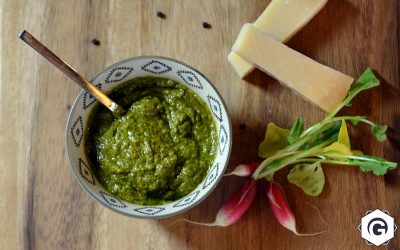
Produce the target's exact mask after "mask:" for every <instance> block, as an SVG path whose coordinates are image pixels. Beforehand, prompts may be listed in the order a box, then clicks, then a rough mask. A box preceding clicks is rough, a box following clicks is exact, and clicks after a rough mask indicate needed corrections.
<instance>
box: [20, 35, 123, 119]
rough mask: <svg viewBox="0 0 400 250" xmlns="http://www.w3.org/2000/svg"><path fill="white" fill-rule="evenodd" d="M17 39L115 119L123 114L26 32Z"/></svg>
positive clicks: (117, 106) (121, 110)
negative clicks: (97, 102)
mask: <svg viewBox="0 0 400 250" xmlns="http://www.w3.org/2000/svg"><path fill="white" fill-rule="evenodd" d="M19 38H21V39H22V40H23V41H24V42H25V43H27V44H28V45H29V46H31V47H32V48H33V49H34V50H36V51H37V52H38V53H39V54H41V55H42V56H43V57H44V58H46V59H47V60H48V61H49V62H51V63H52V64H53V65H54V66H56V67H57V68H58V69H59V70H61V71H62V72H63V73H64V74H66V75H67V76H68V77H69V78H71V79H72V80H73V81H74V82H76V83H77V84H78V85H79V86H81V87H82V88H83V89H84V90H86V91H87V92H89V93H90V94H91V95H92V96H94V97H95V98H96V99H97V100H98V101H99V102H100V103H102V104H103V105H104V106H106V107H107V108H108V109H109V110H111V112H112V113H113V115H114V116H115V117H119V116H121V115H123V114H124V113H125V110H124V109H123V108H122V107H121V106H119V105H118V104H116V103H115V102H114V101H113V100H111V99H110V98H109V97H108V96H106V95H105V94H104V93H103V92H101V90H100V89H99V88H97V87H96V86H95V85H94V84H92V83H91V82H89V81H88V80H86V79H85V78H83V77H82V76H81V75H80V74H79V73H78V72H76V71H75V70H74V69H73V68H71V67H70V66H69V65H68V64H66V63H65V62H64V61H63V60H61V59H60V58H59V57H58V56H57V55H56V54H54V53H53V52H52V51H51V50H50V49H48V48H47V47H46V46H44V45H43V44H42V43H41V42H39V41H38V40H37V39H36V38H35V37H33V36H32V35H31V34H29V32H28V31H26V30H24V31H22V32H21V34H20V35H19Z"/></svg>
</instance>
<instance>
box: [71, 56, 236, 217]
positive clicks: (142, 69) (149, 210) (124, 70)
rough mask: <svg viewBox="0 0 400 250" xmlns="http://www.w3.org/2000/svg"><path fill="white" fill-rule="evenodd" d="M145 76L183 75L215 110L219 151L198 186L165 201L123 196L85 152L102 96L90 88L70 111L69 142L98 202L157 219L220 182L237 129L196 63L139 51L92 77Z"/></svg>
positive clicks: (79, 173)
mask: <svg viewBox="0 0 400 250" xmlns="http://www.w3.org/2000/svg"><path fill="white" fill-rule="evenodd" d="M140 76H159V77H164V78H169V79H172V80H175V81H178V82H180V83H182V84H184V85H186V86H188V87H189V88H190V89H191V90H193V91H194V92H195V93H196V94H198V95H199V96H200V97H201V98H202V99H203V100H204V101H205V102H206V103H207V104H208V105H209V108H210V110H211V111H212V114H213V117H214V121H215V123H216V125H217V129H218V143H219V145H218V152H217V156H216V159H215V160H214V162H213V163H212V165H211V166H210V167H209V170H208V173H207V176H206V177H205V179H204V180H203V181H202V183H201V184H200V185H199V186H198V187H197V188H196V189H195V190H193V192H191V193H190V194H188V195H187V196H185V197H183V198H181V199H179V200H177V201H174V202H172V203H169V204H166V205H157V206H142V205H136V204H133V203H129V202H126V201H123V200H120V199H118V198H117V197H115V196H113V195H112V194H110V193H109V192H107V191H106V190H105V189H104V188H103V187H102V186H101V184H100V182H99V181H98V180H97V179H96V177H95V175H94V173H93V172H92V170H91V167H90V165H89V164H88V160H87V158H86V155H85V153H84V147H83V145H84V141H83V140H84V138H85V136H84V133H85V126H86V122H87V118H88V115H89V113H90V112H91V110H92V108H93V106H94V105H93V104H94V103H96V102H97V101H96V100H95V99H94V97H93V96H91V95H90V94H89V93H87V92H86V91H83V90H82V91H81V92H80V93H79V95H78V97H77V98H76V100H75V102H74V104H73V106H72V109H71V112H70V114H69V117H68V124H67V131H66V146H67V154H68V160H69V165H70V166H71V168H72V170H73V172H74V175H75V177H76V179H77V180H78V182H79V184H80V185H81V186H82V187H83V188H84V189H85V190H86V191H87V192H88V193H89V194H90V195H91V196H92V197H93V198H95V199H96V200H97V201H98V202H100V203H101V204H103V205H104V206H106V207H108V208H110V209H112V210H114V211H116V212H119V213H121V214H124V215H128V216H133V217H139V218H146V219H156V218H162V217H167V216H172V215H176V214H178V213H182V212H184V211H186V210H188V209H189V208H192V207H194V206H196V205H197V204H199V203H200V202H201V201H202V200H203V199H204V198H206V197H207V196H208V195H209V194H210V193H211V191H212V190H213V189H214V188H215V186H216V185H217V184H218V182H219V180H220V179H221V177H222V175H223V173H224V171H225V168H226V166H227V164H228V160H229V156H230V152H231V147H232V129H231V123H230V119H229V116H228V112H227V109H226V106H225V104H224V102H223V100H222V98H221V96H220V95H219V93H218V91H217V90H216V89H215V88H214V87H213V85H212V84H211V82H210V81H209V80H208V79H207V78H206V77H205V76H204V75H202V74H201V73H200V72H198V71H197V70H195V69H193V68H192V67H190V66H188V65H186V64H184V63H181V62H178V61H176V60H173V59H169V58H165V57H156V56H143V57H134V58H130V59H127V60H124V61H121V62H118V63H116V64H114V65H111V66H110V67H108V68H106V69H105V70H104V71H103V72H101V73H100V74H98V75H97V76H96V77H95V78H94V79H92V82H93V83H94V84H96V85H97V87H99V88H100V89H101V90H102V91H105V92H107V91H109V90H111V89H112V88H113V87H115V86H117V85H119V84H120V83H122V82H125V81H127V80H129V79H132V78H135V77H140Z"/></svg>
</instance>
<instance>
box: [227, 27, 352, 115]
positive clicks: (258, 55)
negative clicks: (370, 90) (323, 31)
mask: <svg viewBox="0 0 400 250" xmlns="http://www.w3.org/2000/svg"><path fill="white" fill-rule="evenodd" d="M232 51H234V52H235V53H237V54H238V55H239V56H241V57H242V58H244V59H245V60H246V61H248V62H250V63H253V64H255V65H257V67H258V68H259V69H260V70H263V71H264V72H266V73H267V74H269V75H270V76H272V77H274V78H276V79H277V80H279V81H280V82H282V83H284V84H285V85H287V86H288V87H289V88H291V89H293V90H294V91H296V92H297V93H299V94H300V95H301V96H303V97H304V98H305V99H307V100H309V101H311V102H312V103H314V104H315V105H317V106H318V107H320V108H321V109H323V110H325V111H327V112H329V111H332V110H333V109H334V108H335V107H337V105H339V104H340V103H341V102H342V101H343V99H344V98H345V97H346V95H347V92H348V90H349V88H350V85H351V84H352V83H353V80H354V79H353V78H352V77H350V76H347V75H345V74H343V73H341V72H339V71H336V70H334V69H331V68H329V67H327V66H325V65H322V64H320V63H318V62H316V61H314V60H312V59H311V58H309V57H307V56H305V55H303V54H301V53H299V52H297V51H295V50H293V49H291V48H289V47H287V46H286V45H284V44H282V43H280V42H277V41H276V40H274V39H272V38H271V37H269V36H268V35H267V34H265V33H263V32H261V31H260V30H258V29H257V28H255V27H254V26H253V25H252V24H245V25H244V26H243V28H242V30H241V31H240V34H239V37H238V39H237V40H236V43H235V44H234V45H233V47H232Z"/></svg>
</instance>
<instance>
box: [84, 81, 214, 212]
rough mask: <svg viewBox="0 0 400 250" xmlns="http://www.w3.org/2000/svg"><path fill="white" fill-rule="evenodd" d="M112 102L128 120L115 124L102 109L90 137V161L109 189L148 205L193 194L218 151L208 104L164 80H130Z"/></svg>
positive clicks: (93, 121) (112, 94)
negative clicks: (123, 111)
mask: <svg viewBox="0 0 400 250" xmlns="http://www.w3.org/2000/svg"><path fill="white" fill-rule="evenodd" d="M109 96H110V97H111V99H112V100H114V101H115V102H116V103H118V104H119V105H121V106H122V107H123V108H124V109H126V110H127V112H126V114H124V115H123V116H122V117H118V118H115V117H114V116H113V114H112V113H111V112H110V111H109V110H108V109H107V108H105V107H104V106H102V105H96V106H95V107H94V108H93V111H92V112H91V114H90V117H89V121H88V126H87V127H88V129H87V133H86V137H85V151H86V155H87V156H88V158H89V160H90V162H91V165H92V168H93V170H94V173H95V175H96V177H97V178H98V179H99V181H100V182H101V183H102V185H103V186H104V187H105V189H107V190H108V191H109V192H110V193H112V194H113V195H115V196H117V197H119V198H121V199H122V200H125V201H128V202H132V203H136V204H143V205H156V204H165V203H168V202H171V201H174V200H177V199H179V198H181V197H183V196H185V195H187V194H188V193H190V192H191V191H193V190H194V189H195V188H196V187H197V186H198V185H199V184H200V182H201V181H202V180H203V179H204V177H205V176H206V173H207V171H208V169H209V166H210V165H211V164H212V162H213V160H214V158H215V155H216V151H217V146H218V141H217V131H216V125H215V123H214V120H213V117H212V114H211V112H210V110H209V108H208V106H207V104H206V103H205V102H204V101H203V100H201V99H200V97H199V96H197V95H196V94H195V93H194V92H193V91H192V90H190V89H189V88H187V87H186V86H184V85H182V84H180V83H178V82H175V81H172V80H169V79H165V78H159V77H139V78H135V79H132V80H129V81H127V82H126V83H123V84H121V85H120V86H118V87H117V88H115V89H113V90H112V91H111V92H110V93H109Z"/></svg>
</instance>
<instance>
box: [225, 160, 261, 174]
mask: <svg viewBox="0 0 400 250" xmlns="http://www.w3.org/2000/svg"><path fill="white" fill-rule="evenodd" d="M261 163H262V161H256V162H253V163H249V164H240V165H238V166H237V167H236V168H235V169H234V170H233V171H232V172H230V173H228V174H225V175H224V176H229V175H236V176H242V177H246V176H251V175H252V174H253V173H254V171H256V169H257V167H258V166H260V164H261Z"/></svg>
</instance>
